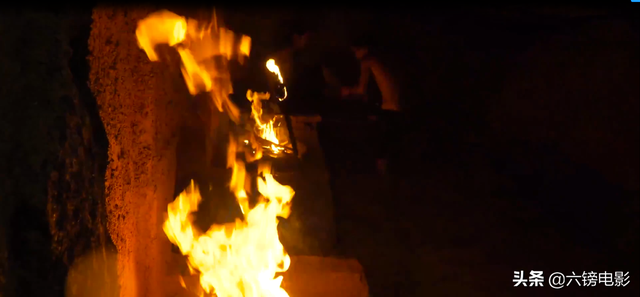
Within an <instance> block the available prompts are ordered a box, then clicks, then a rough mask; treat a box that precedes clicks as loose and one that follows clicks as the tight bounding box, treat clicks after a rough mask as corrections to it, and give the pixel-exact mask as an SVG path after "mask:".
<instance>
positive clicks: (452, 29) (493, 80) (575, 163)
mask: <svg viewBox="0 0 640 297" xmlns="http://www.w3.org/2000/svg"><path fill="white" fill-rule="evenodd" d="M221 14H222V15H223V17H224V19H225V22H226V23H227V25H228V27H230V29H232V30H234V31H236V32H239V33H244V34H247V35H250V36H252V38H253V52H252V59H255V60H256V61H261V60H262V59H261V58H262V57H266V56H267V55H268V54H269V53H270V52H272V51H274V50H276V49H278V48H279V47H281V46H282V44H283V43H285V41H286V40H287V38H288V36H289V35H288V34H289V33H288V31H287V29H286V28H287V27H288V26H290V24H300V23H301V22H307V23H309V26H310V27H313V28H314V31H315V33H316V39H315V41H314V42H315V43H316V46H317V47H316V48H317V49H318V51H319V52H322V53H334V52H337V53H340V54H336V55H343V54H344V53H343V52H344V50H345V49H346V46H347V45H348V42H349V40H350V38H352V37H353V36H356V35H359V34H363V33H368V34H369V35H371V36H374V37H375V39H376V42H377V44H378V45H379V46H380V48H381V49H382V57H383V60H384V61H385V62H386V63H387V64H388V65H391V67H390V69H391V70H392V72H393V73H394V74H395V75H396V77H397V78H398V79H399V80H400V81H401V82H402V86H403V89H402V91H403V99H404V100H405V105H406V106H407V107H408V108H407V109H406V112H407V119H408V122H410V125H409V126H408V127H407V128H406V130H403V131H398V133H402V135H403V141H402V142H401V143H399V144H398V146H397V153H396V154H395V155H394V156H393V158H392V159H391V165H390V166H391V168H390V170H391V171H390V174H389V175H388V176H378V175H377V174H376V173H375V170H374V168H373V167H374V160H373V159H374V158H373V154H372V153H371V152H372V151H373V149H374V147H373V144H372V143H373V142H372V140H373V139H375V130H374V129H373V124H371V123H368V122H367V121H364V120H362V121H347V120H349V119H351V120H353V118H354V117H348V116H345V117H343V118H338V119H336V120H333V121H326V122H324V123H322V124H321V127H320V132H321V135H320V136H321V145H322V146H323V149H324V152H325V157H326V160H325V161H326V163H327V165H328V167H329V168H330V174H331V188H332V192H333V199H334V202H335V213H336V224H337V229H338V230H337V231H338V241H337V244H336V247H335V251H334V252H333V254H334V255H335V256H345V257H355V258H357V259H358V260H359V261H360V263H361V264H362V265H363V267H364V269H365V273H366V276H367V280H368V284H369V287H370V290H371V295H372V296H374V297H375V296H427V295H430V296H513V295H516V294H517V295H519V296H529V295H531V296H547V295H558V296H636V295H637V293H638V285H637V284H638V283H637V281H638V280H637V267H638V257H637V248H638V189H639V187H638V154H637V151H638V99H639V98H640V94H639V88H638V81H639V79H640V77H639V69H640V67H639V66H640V65H639V60H638V53H639V52H640V50H639V48H638V47H639V39H638V21H637V18H634V17H632V15H631V14H632V10H631V9H630V7H620V8H611V9H602V8H600V9H584V8H580V9H578V8H571V7H564V8H536V9H525V8H509V9H467V10H456V11H454V10H443V9H441V10H429V11H418V10H413V11H409V10H406V11H403V10H400V9H397V10H387V11H385V10H380V11H378V10H374V9H370V10H367V11H358V10H356V9H331V10H330V9H326V10H314V11H305V10H301V9H298V10H293V9H290V10H284V9H283V10H279V9H267V8H263V7H260V8H243V9H239V8H233V7H225V8H223V9H221ZM90 21H91V19H90V11H89V10H85V11H81V10H68V11H60V12H56V13H50V12H46V11H39V12H32V11H10V10H6V11H3V12H2V21H1V22H0V36H1V37H2V40H3V44H2V45H1V46H0V49H2V51H1V52H0V58H1V59H2V60H1V62H0V65H2V66H0V67H1V69H2V72H1V74H0V79H1V80H2V83H1V84H0V86H1V88H2V89H1V90H2V93H1V94H2V95H1V96H2V99H0V131H2V134H0V137H1V138H0V179H1V180H2V182H3V183H2V184H0V203H2V204H1V207H0V208H1V209H2V210H1V213H0V214H1V217H2V218H1V219H2V221H1V226H2V227H1V228H0V229H1V230H0V231H1V232H0V243H1V244H0V264H2V265H0V292H1V293H2V294H3V295H2V296H5V295H6V296H32V295H34V296H35V295H40V296H62V292H63V287H64V286H63V284H64V277H65V274H66V267H67V265H68V262H72V260H73V258H74V256H75V255H79V254H82V253H83V252H85V251H86V250H89V249H94V248H97V247H101V246H105V245H107V246H108V245H109V240H108V238H105V236H104V222H102V221H101V220H100V219H99V218H101V217H102V216H103V215H104V214H103V210H102V203H103V202H101V199H103V198H102V194H101V193H102V190H101V187H102V186H103V185H101V184H100V183H101V182H102V183H104V179H103V178H102V179H101V178H100V177H101V174H102V176H103V175H104V168H105V167H104V164H105V162H106V149H107V142H106V137H105V136H104V131H103V130H102V127H101V123H100V120H99V117H98V116H97V108H96V106H95V99H93V97H92V95H91V94H90V91H88V88H87V86H86V81H87V77H88V69H87V68H86V67H87V66H86V61H85V60H84V58H85V57H86V55H87V54H88V51H87V48H86V42H87V39H88V34H89V30H90V27H89V26H90ZM67 48H68V49H71V51H67V50H66V49H67ZM254 57H255V58H254ZM323 57H325V59H329V58H328V57H331V55H330V54H327V55H325V56H323ZM345 59H346V58H345ZM344 64H345V65H347V64H348V63H344ZM336 67H337V69H339V68H340V67H338V66H336ZM345 68H348V67H346V66H345ZM67 70H68V71H70V73H71V76H65V75H61V74H60V73H65V71H67ZM344 71H345V72H348V71H350V70H349V69H344ZM352 72H353V71H352ZM248 73H251V72H250V71H249V72H248ZM354 75H355V74H354ZM246 76H247V74H245V81H246ZM248 76H251V75H250V74H249V75H248ZM348 76H349V75H346V74H345V77H348ZM252 79H255V80H258V81H259V80H260V78H258V77H256V78H252ZM352 79H353V78H352ZM345 80H349V78H346V79H345ZM247 84H249V83H247ZM256 84H258V83H257V82H256ZM73 89H75V91H73ZM61 90H62V91H61ZM74 92H77V93H74ZM67 93H69V94H72V95H67V96H65V95H64V94H67ZM242 93H244V92H242ZM335 108H336V109H339V108H342V107H341V106H340V105H336V107H335ZM70 117H71V119H69V118H70ZM83 129H84V130H91V131H92V133H89V134H90V135H92V136H91V137H90V138H89V139H88V140H87V137H86V135H87V133H83V131H84V130H83ZM74 137H76V138H74ZM83 137H84V138H83ZM70 139H71V140H70ZM74 139H76V140H74ZM88 143H90V144H88ZM78 147H83V148H84V149H85V152H86V156H83V157H79V156H77V155H76V154H77V153H76V152H77V151H78ZM73 160H76V161H77V160H80V164H83V165H82V166H81V168H82V170H80V173H74V174H66V173H65V170H67V169H65V168H68V167H69V166H68V165H66V164H68V162H70V161H73ZM52 172H58V173H59V174H60V176H63V177H65V178H63V179H62V180H63V181H60V179H54V178H53V177H52ZM89 177H91V178H89ZM51 180H56V181H58V182H59V183H60V184H58V183H52V182H51ZM71 184H77V185H81V186H73V187H71V186H70V185H71ZM52 189H53V190H56V189H57V191H52ZM69 189H74V190H73V191H76V192H73V193H72V194H68V195H67V196H64V195H63V194H58V192H60V193H64V192H65V191H66V192H71V190H69ZM78 189H79V190H78ZM78 191H79V192H78ZM56 205H58V206H60V205H76V206H74V207H71V208H73V209H75V211H72V212H66V215H62V216H57V217H56V219H54V218H52V216H51V213H55V209H56ZM52 209H53V211H52ZM60 209H69V207H66V208H65V207H61V208H60ZM514 270H524V271H529V270H543V271H544V272H545V276H548V275H549V274H550V273H551V272H553V271H560V272H564V273H570V272H571V271H575V272H576V273H578V274H580V273H582V271H591V270H593V271H597V272H603V271H605V270H606V271H610V272H611V271H631V283H630V285H629V286H628V287H626V288H615V287H613V288H603V286H602V285H599V286H598V287H596V288H573V287H570V288H567V289H563V290H558V291H554V290H553V289H551V288H549V287H548V284H545V287H543V288H513V282H512V279H513V271H514Z"/></svg>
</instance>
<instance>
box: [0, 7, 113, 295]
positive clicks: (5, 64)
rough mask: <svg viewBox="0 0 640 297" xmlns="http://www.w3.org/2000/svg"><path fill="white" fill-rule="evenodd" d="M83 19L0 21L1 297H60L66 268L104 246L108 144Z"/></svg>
mask: <svg viewBox="0 0 640 297" xmlns="http://www.w3.org/2000/svg"><path fill="white" fill-rule="evenodd" d="M89 17H90V11H86V14H85V11H75V12H69V11H66V12H64V13H53V12H45V11H42V10H40V11H28V10H19V11H12V10H10V9H6V10H3V11H2V12H1V13H0V36H2V39H3V41H4V42H3V44H2V46H0V93H1V94H2V100H0V131H2V132H0V180H1V182H0V296H4V297H9V296H63V295H64V294H65V290H66V288H65V284H64V281H65V277H66V276H67V271H68V268H69V265H71V263H73V262H75V260H76V259H77V258H78V257H80V256H81V255H82V254H85V253H87V252H88V251H90V250H96V249H100V248H101V247H104V246H105V244H106V242H107V241H108V236H105V235H106V232H104V231H103V230H105V229H106V224H105V220H104V217H103V214H104V211H103V210H102V208H103V206H104V203H103V196H102V192H103V191H102V189H101V187H102V186H103V174H104V164H105V163H106V137H105V136H104V135H102V134H100V133H99V130H100V128H101V124H100V119H99V118H97V113H96V117H94V113H93V111H94V110H92V107H91V106H90V104H87V103H88V101H91V100H93V98H92V97H91V96H90V94H89V96H86V92H84V91H85V90H86V89H87V88H88V87H87V85H86V77H85V78H84V79H83V74H84V73H79V72H83V70H82V65H79V64H81V63H83V62H84V61H85V58H86V53H84V54H83V51H82V47H83V44H82V38H83V36H79V35H80V34H83V33H79V32H77V31H78V30H74V27H75V26H83V25H86V27H85V28H86V29H87V30H86V32H88V22H85V19H83V18H87V19H86V20H90V18H89ZM86 32H85V33H86ZM78 40H80V41H78ZM84 47H85V48H86V37H84ZM84 64H86V63H84ZM94 106H95V104H94ZM96 132H97V133H96ZM98 262H99V261H98ZM93 264H96V262H93ZM94 281H98V279H94ZM94 296H98V295H94Z"/></svg>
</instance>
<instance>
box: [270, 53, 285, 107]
mask: <svg viewBox="0 0 640 297" xmlns="http://www.w3.org/2000/svg"><path fill="white" fill-rule="evenodd" d="M267 69H268V70H269V71H270V72H271V73H273V74H274V75H276V77H277V78H278V84H277V86H276V94H275V96H276V98H278V100H279V101H282V100H284V99H286V98H287V87H286V86H285V85H284V79H282V74H281V73H280V68H279V67H278V65H276V61H275V60H274V59H269V61H267Z"/></svg>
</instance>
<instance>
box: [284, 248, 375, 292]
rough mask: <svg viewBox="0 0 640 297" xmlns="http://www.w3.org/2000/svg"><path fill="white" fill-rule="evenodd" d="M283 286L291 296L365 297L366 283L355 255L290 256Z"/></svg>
mask: <svg viewBox="0 0 640 297" xmlns="http://www.w3.org/2000/svg"><path fill="white" fill-rule="evenodd" d="M282 287H283V288H284V289H285V290H286V291H287V293H289V296H291V297H326V296H333V297H367V296H369V287H368V285H367V281H366V278H365V275H364V271H363V269H362V266H360V263H358V261H357V260H355V259H337V258H330V257H313V256H297V257H291V266H290V267H289V270H288V271H287V272H286V273H285V274H284V280H283V283H282Z"/></svg>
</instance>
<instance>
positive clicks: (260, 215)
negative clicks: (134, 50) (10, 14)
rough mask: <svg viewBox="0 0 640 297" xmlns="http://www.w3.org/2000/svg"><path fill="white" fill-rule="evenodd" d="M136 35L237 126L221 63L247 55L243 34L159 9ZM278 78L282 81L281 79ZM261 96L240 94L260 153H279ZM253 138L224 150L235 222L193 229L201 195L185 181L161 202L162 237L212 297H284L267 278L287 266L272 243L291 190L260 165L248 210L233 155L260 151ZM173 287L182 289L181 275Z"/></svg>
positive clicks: (254, 155) (241, 170)
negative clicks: (170, 57)
mask: <svg viewBox="0 0 640 297" xmlns="http://www.w3.org/2000/svg"><path fill="white" fill-rule="evenodd" d="M136 35H137V38H138V43H139V45H140V47H141V48H142V49H143V50H144V51H145V52H146V53H147V56H148V57H149V60H151V61H158V60H159V59H158V54H157V53H156V52H155V46H157V45H158V44H168V45H170V46H173V47H175V48H176V49H177V51H178V53H179V54H180V57H181V59H182V73H183V76H184V79H185V82H186V84H187V86H188V88H189V91H190V92H191V94H198V93H200V92H206V93H209V94H210V95H211V98H212V100H213V102H214V103H215V106H217V108H218V109H219V110H220V111H225V112H227V113H228V114H229V117H230V118H231V119H232V120H234V121H235V122H236V123H237V122H238V121H239V119H240V117H239V110H238V109H237V107H236V106H235V105H234V104H233V103H232V102H231V101H230V100H229V98H228V95H229V94H230V93H231V92H232V88H231V81H230V77H229V72H228V70H227V67H226V62H227V61H229V60H230V59H232V58H233V57H234V56H237V57H238V58H239V59H241V58H242V57H246V56H248V55H249V52H250V48H251V39H250V38H249V37H248V36H242V37H241V38H240V42H239V45H238V46H235V45H236V43H235V37H234V36H235V35H234V33H233V32H232V31H230V30H227V29H225V28H218V27H217V25H216V24H215V22H213V23H212V24H211V25H209V26H208V27H207V28H202V27H201V26H199V25H198V23H197V21H195V20H193V19H185V18H184V17H181V16H179V15H176V14H174V13H172V12H170V11H166V10H163V11H159V12H156V13H153V14H151V15H149V16H148V17H147V18H145V19H143V20H141V21H140V22H139V23H138V29H137V31H136ZM268 65H269V63H268ZM274 65H275V63H274ZM268 67H269V66H268ZM276 67H277V66H276ZM279 79H280V80H281V81H282V78H281V76H279ZM268 98H269V94H268V93H254V92H252V91H250V90H249V91H248V92H247V99H249V100H250V101H251V102H252V112H251V114H252V118H253V120H254V121H255V130H256V132H257V133H256V134H257V135H258V136H259V137H261V138H264V139H266V140H269V141H270V142H272V145H271V146H270V147H267V148H268V149H270V150H272V151H274V152H275V153H278V152H280V151H281V150H282V148H281V147H278V146H276V145H277V144H279V141H278V138H277V137H276V133H275V131H274V119H271V120H269V121H264V120H263V115H262V103H261V101H262V100H265V99H268ZM253 135H254V134H252V136H251V137H249V139H248V140H243V142H244V144H245V145H239V144H238V139H239V138H236V137H234V136H233V135H230V142H229V147H228V151H227V167H228V168H230V169H231V170H232V176H231V181H230V183H229V188H230V190H231V191H232V193H233V194H234V195H235V197H236V200H237V202H238V205H239V206H240V209H241V210H242V213H243V219H237V220H236V221H235V222H234V223H229V224H225V225H212V226H211V227H210V228H209V230H208V231H207V232H206V233H203V232H202V231H200V230H198V229H197V228H196V227H195V226H194V225H193V218H192V216H191V214H192V213H193V212H195V211H197V210H198V204H199V203H200V201H201V200H202V197H201V196H200V192H199V191H198V188H197V186H196V185H195V184H194V183H193V181H191V185H190V186H189V187H188V188H187V189H186V190H185V191H183V192H182V193H180V195H179V196H178V197H177V198H176V199H175V200H174V201H173V202H172V203H170V204H169V205H168V207H167V219H166V221H165V222H164V225H163V230H164V232H165V233H166V235H167V237H168V238H169V240H170V241H171V242H172V243H174V244H175V245H177V246H178V247H179V248H180V251H181V252H182V254H183V255H185V256H187V258H188V264H189V267H190V269H191V271H192V273H199V274H200V286H201V287H202V289H203V290H204V292H206V293H215V294H216V296H218V297H241V296H245V297H258V296H268V297H287V296H288V294H287V292H286V291H285V290H284V289H282V288H281V287H280V284H281V282H282V276H279V277H275V275H276V273H278V272H283V271H286V270H287V269H288V268H289V264H290V258H289V256H288V255H287V253H286V252H285V250H284V248H283V246H282V244H281V243H280V240H279V238H278V229H277V226H278V219H277V217H278V216H280V217H285V218H286V217H288V215H289V213H290V211H291V209H290V205H291V199H292V198H293V196H294V194H295V192H294V191H293V189H292V188H291V187H289V186H283V185H281V184H280V183H278V182H277V181H276V180H275V179H274V177H273V175H272V173H271V168H270V165H269V164H267V163H264V162H261V163H259V175H261V176H260V177H258V180H257V182H258V192H259V194H260V200H259V202H258V204H257V205H256V206H255V207H253V208H249V195H248V193H249V192H250V187H249V186H247V183H246V180H247V172H246V169H245V164H244V162H243V161H240V160H237V158H236V153H237V152H243V151H244V152H245V154H246V155H247V158H246V159H247V161H248V162H251V161H254V160H259V159H260V158H261V157H262V153H261V149H262V147H261V146H260V145H258V144H257V141H256V140H257V139H256V138H255V136H253ZM249 150H251V153H250V152H249ZM180 282H181V284H183V286H184V280H183V279H182V278H180Z"/></svg>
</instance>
